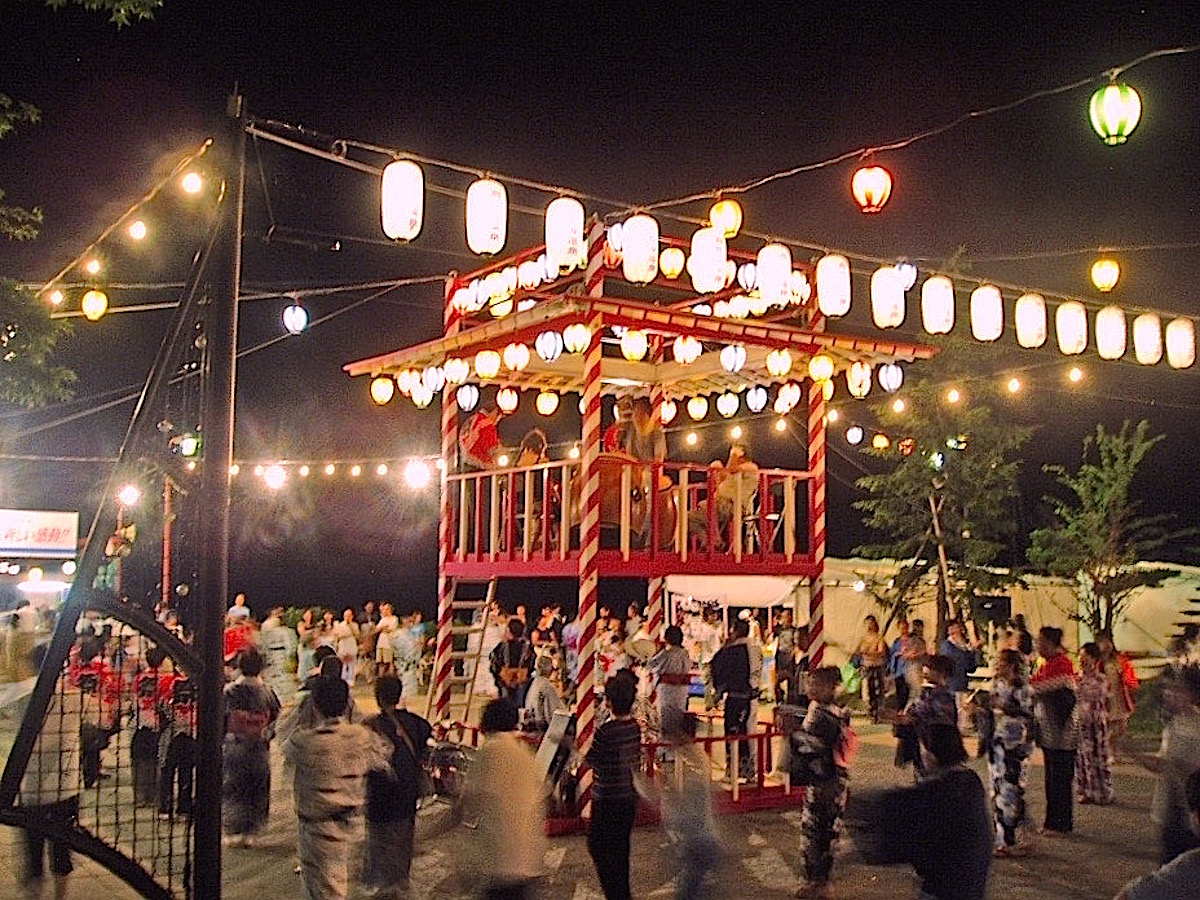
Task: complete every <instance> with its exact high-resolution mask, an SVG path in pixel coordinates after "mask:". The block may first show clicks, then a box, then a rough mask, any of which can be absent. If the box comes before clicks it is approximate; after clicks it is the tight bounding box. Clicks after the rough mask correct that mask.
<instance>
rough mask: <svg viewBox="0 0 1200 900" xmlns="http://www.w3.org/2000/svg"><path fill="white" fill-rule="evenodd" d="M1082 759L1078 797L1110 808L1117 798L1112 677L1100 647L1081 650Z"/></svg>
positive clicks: (1078, 770)
mask: <svg viewBox="0 0 1200 900" xmlns="http://www.w3.org/2000/svg"><path fill="white" fill-rule="evenodd" d="M1079 665H1080V668H1081V669H1082V670H1083V672H1082V674H1081V675H1080V676H1079V691H1078V703H1079V757H1078V762H1077V764H1076V767H1075V797H1076V799H1078V801H1079V802H1080V803H1098V804H1100V805H1102V806H1107V805H1108V804H1110V803H1112V802H1113V800H1114V799H1116V798H1115V797H1114V795H1113V781H1112V742H1111V741H1110V740H1109V733H1108V678H1107V677H1106V676H1105V673H1104V662H1103V660H1102V659H1101V654H1100V648H1099V647H1098V646H1097V645H1096V644H1084V645H1083V646H1082V647H1080V648H1079Z"/></svg>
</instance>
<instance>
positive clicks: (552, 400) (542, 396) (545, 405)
mask: <svg viewBox="0 0 1200 900" xmlns="http://www.w3.org/2000/svg"><path fill="white" fill-rule="evenodd" d="M533 405H534V407H535V408H536V409H537V411H538V412H539V413H541V414H542V415H543V416H552V415H554V411H555V410H556V409H558V394H556V393H555V392H554V391H541V392H539V393H538V395H537V399H536V400H535V401H534V402H533Z"/></svg>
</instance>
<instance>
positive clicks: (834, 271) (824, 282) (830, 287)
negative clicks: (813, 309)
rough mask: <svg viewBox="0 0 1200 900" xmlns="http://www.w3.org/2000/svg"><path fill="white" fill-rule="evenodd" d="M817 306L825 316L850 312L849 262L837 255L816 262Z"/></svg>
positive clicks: (828, 255) (831, 254)
mask: <svg viewBox="0 0 1200 900" xmlns="http://www.w3.org/2000/svg"><path fill="white" fill-rule="evenodd" d="M817 306H818V307H820V309H821V312H823V313H824V314H825V315H827V316H844V315H846V313H848V312H850V261H849V260H848V259H846V257H844V256H842V255H841V254H839V253H829V254H827V255H825V256H822V257H821V258H820V259H819V260H817Z"/></svg>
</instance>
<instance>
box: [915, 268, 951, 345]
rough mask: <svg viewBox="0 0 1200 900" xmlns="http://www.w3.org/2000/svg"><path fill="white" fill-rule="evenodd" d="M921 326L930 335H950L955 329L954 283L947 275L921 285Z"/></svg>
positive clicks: (927, 280) (926, 280)
mask: <svg viewBox="0 0 1200 900" xmlns="http://www.w3.org/2000/svg"><path fill="white" fill-rule="evenodd" d="M921 324H922V325H923V326H924V328H925V331H926V332H928V333H929V334H948V333H949V331H950V329H951V328H953V327H954V282H953V281H951V280H950V279H949V278H947V277H946V276H945V275H934V276H932V277H930V278H926V279H925V283H924V284H923V285H921Z"/></svg>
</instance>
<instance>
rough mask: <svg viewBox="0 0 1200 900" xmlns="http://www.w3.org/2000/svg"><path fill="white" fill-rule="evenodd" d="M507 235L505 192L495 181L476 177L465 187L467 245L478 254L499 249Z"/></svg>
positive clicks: (506, 193)
mask: <svg viewBox="0 0 1200 900" xmlns="http://www.w3.org/2000/svg"><path fill="white" fill-rule="evenodd" d="M507 236H508V192H507V191H506V190H505V189H504V185H502V184H501V183H500V182H498V181H493V180H492V179H491V178H480V179H479V180H478V181H475V182H473V183H472V184H471V186H470V187H469V188H467V246H468V247H470V248H471V252H472V253H478V254H480V255H481V256H483V255H488V254H492V253H499V252H500V251H501V250H503V249H504V240H505V238H506V237H507Z"/></svg>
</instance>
